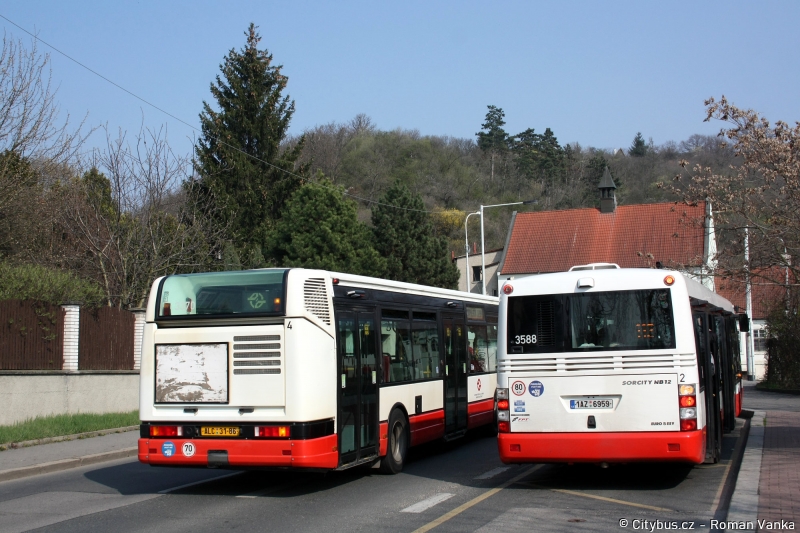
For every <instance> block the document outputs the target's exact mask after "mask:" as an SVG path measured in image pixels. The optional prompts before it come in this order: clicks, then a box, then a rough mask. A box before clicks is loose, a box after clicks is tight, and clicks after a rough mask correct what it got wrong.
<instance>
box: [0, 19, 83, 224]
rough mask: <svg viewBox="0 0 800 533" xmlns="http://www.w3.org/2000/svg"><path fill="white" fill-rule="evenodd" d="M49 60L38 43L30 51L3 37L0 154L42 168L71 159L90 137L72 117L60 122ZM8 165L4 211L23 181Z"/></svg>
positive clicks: (1, 167)
mask: <svg viewBox="0 0 800 533" xmlns="http://www.w3.org/2000/svg"><path fill="white" fill-rule="evenodd" d="M49 63H50V57H49V56H48V55H46V54H45V55H41V54H39V51H38V50H37V48H36V41H35V40H34V41H33V43H32V44H31V47H30V49H26V48H25V46H24V45H23V43H22V41H14V40H12V39H10V38H8V36H6V35H4V36H3V49H2V52H0V152H13V153H15V154H17V155H18V156H19V157H21V158H25V159H28V160H36V161H37V162H38V163H39V165H43V164H54V165H60V164H63V163H65V162H68V161H70V160H72V159H73V158H74V157H75V155H76V153H77V150H78V149H79V148H80V146H81V144H82V143H83V141H84V140H85V139H86V135H84V134H83V133H82V132H81V126H82V125H83V124H82V123H81V124H80V125H79V127H78V128H76V129H74V130H71V129H70V127H69V116H67V117H66V118H65V119H64V120H63V122H61V121H60V120H59V108H58V106H57V105H56V102H55V90H54V89H53V87H52V85H51V73H50V70H49V67H48V65H49ZM13 170H14V168H13V165H12V164H10V163H9V162H8V161H7V160H5V159H4V160H3V163H2V164H0V212H2V211H3V210H4V209H5V208H6V207H7V206H9V205H11V204H12V203H13V202H14V200H15V199H16V198H17V196H18V195H19V193H20V185H23V186H24V185H25V183H23V180H24V177H20V176H19V175H18V174H16V173H14V172H13Z"/></svg>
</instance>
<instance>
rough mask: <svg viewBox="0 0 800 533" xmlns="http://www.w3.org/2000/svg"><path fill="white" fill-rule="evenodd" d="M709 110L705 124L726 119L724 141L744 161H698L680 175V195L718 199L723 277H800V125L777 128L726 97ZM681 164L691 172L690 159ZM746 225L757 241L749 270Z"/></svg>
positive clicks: (752, 240) (753, 242)
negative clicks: (716, 165)
mask: <svg viewBox="0 0 800 533" xmlns="http://www.w3.org/2000/svg"><path fill="white" fill-rule="evenodd" d="M706 112H707V115H706V121H709V120H712V119H713V120H719V121H722V122H723V123H725V124H726V125H727V126H728V127H727V128H723V129H722V130H721V131H720V132H719V135H718V137H719V139H720V140H721V141H724V142H729V143H730V144H731V145H732V150H733V152H734V154H735V156H736V159H737V160H738V164H736V165H730V166H729V168H727V169H724V168H723V169H720V168H714V167H711V166H704V165H701V164H696V165H695V166H694V167H691V170H687V171H685V173H683V174H680V175H678V176H676V178H675V179H676V181H677V184H676V185H675V186H673V190H676V191H678V192H681V193H682V194H683V196H684V198H685V199H686V200H688V201H699V200H705V199H708V200H710V201H711V204H712V206H713V207H714V211H715V213H716V217H717V221H716V222H717V223H718V224H719V225H720V226H721V228H722V230H723V232H724V233H723V238H722V239H721V241H722V245H721V247H720V252H719V255H720V257H719V259H720V267H721V272H720V273H721V274H723V275H725V274H727V275H728V276H730V277H731V278H734V279H738V280H742V279H744V275H743V274H744V272H745V269H749V270H750V272H751V274H752V275H754V276H761V277H764V278H766V280H767V281H769V282H773V283H778V284H785V283H787V278H789V279H790V280H791V281H794V280H797V279H798V274H800V262H798V260H797V258H798V257H799V255H798V254H800V123H795V126H794V127H791V126H789V125H788V124H786V123H785V122H782V121H778V122H776V123H775V124H774V126H773V125H771V124H770V123H769V121H767V119H765V118H763V117H762V116H760V115H759V114H758V113H757V112H756V111H753V110H750V109H741V108H738V107H736V106H734V105H733V104H731V103H730V102H728V100H727V99H726V98H725V97H724V96H723V97H722V98H721V99H720V100H719V101H716V100H715V99H713V98H711V99H709V100H707V101H706ZM707 145H708V143H706V146H707ZM723 148H724V147H723ZM681 166H683V167H684V168H686V167H689V165H688V162H686V161H683V162H682V164H681ZM744 228H748V229H749V236H750V242H749V244H750V258H751V260H750V264H749V265H748V264H745V262H744V259H743V229H744ZM787 272H791V273H792V276H788V275H787Z"/></svg>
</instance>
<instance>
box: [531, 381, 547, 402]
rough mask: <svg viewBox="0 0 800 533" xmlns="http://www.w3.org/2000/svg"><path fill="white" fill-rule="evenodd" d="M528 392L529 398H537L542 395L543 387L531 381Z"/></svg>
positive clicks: (540, 383) (538, 382)
mask: <svg viewBox="0 0 800 533" xmlns="http://www.w3.org/2000/svg"><path fill="white" fill-rule="evenodd" d="M528 392H530V393H531V396H534V397H536V398H538V397H539V396H541V395H542V394H544V385H542V382H541V381H531V384H530V385H528Z"/></svg>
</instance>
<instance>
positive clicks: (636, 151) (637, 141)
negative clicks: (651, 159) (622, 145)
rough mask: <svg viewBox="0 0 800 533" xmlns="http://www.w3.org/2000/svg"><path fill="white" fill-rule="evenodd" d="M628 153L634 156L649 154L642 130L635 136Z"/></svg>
mask: <svg viewBox="0 0 800 533" xmlns="http://www.w3.org/2000/svg"><path fill="white" fill-rule="evenodd" d="M628 155H631V156H633V157H643V156H645V155H647V143H646V142H644V137H642V132H637V133H636V137H634V138H633V142H632V143H631V147H630V148H628Z"/></svg>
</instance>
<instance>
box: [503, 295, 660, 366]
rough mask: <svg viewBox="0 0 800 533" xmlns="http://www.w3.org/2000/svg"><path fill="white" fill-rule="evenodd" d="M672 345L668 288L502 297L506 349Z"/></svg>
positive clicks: (622, 348)
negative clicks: (504, 301)
mask: <svg viewBox="0 0 800 533" xmlns="http://www.w3.org/2000/svg"><path fill="white" fill-rule="evenodd" d="M667 348H675V325H674V320H673V316H672V301H671V298H670V291H669V289H650V290H637V291H615V292H589V293H583V294H556V295H541V296H518V297H512V298H509V299H508V351H509V353H537V352H572V351H592V350H656V349H667Z"/></svg>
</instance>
